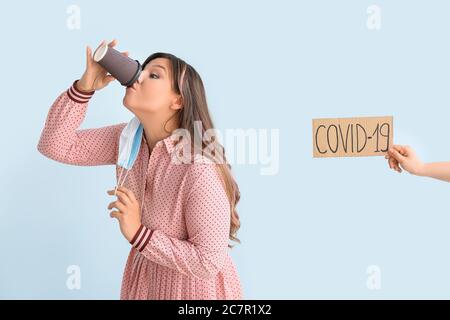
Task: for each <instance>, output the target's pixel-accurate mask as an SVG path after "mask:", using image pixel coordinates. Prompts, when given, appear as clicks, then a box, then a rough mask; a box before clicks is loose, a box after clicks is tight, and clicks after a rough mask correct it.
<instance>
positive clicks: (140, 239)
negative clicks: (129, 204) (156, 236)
mask: <svg viewBox="0 0 450 320" xmlns="http://www.w3.org/2000/svg"><path fill="white" fill-rule="evenodd" d="M152 234H153V230H150V229H149V228H147V227H146V226H144V225H143V224H141V226H140V227H139V229H138V231H136V234H135V235H134V237H133V239H132V240H131V241H130V244H131V245H132V246H133V247H135V248H136V249H137V250H138V251H139V252H142V250H144V248H145V246H146V245H147V243H148V242H149V241H150V238H151V237H152Z"/></svg>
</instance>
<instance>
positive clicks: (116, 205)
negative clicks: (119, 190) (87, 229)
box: [108, 201, 126, 212]
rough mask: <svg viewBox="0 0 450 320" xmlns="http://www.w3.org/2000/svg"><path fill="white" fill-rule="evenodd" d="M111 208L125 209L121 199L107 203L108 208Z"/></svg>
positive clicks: (121, 210)
mask: <svg viewBox="0 0 450 320" xmlns="http://www.w3.org/2000/svg"><path fill="white" fill-rule="evenodd" d="M112 208H116V209H118V210H119V211H120V212H125V211H126V206H125V205H124V204H123V203H122V202H121V201H113V202H111V203H110V204H109V205H108V210H111V209H112Z"/></svg>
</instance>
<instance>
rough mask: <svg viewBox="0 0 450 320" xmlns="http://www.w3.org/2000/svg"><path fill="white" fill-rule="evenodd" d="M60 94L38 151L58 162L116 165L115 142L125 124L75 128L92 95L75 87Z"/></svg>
mask: <svg viewBox="0 0 450 320" xmlns="http://www.w3.org/2000/svg"><path fill="white" fill-rule="evenodd" d="M77 81H78V80H76V81H75V82H74V83H73V84H72V86H71V87H70V88H69V89H68V90H66V91H64V92H63V93H61V94H60V95H59V96H58V97H57V99H56V100H55V102H54V103H53V105H52V106H51V107H50V110H49V112H48V115H47V119H46V121H45V126H44V128H43V130H42V133H41V136H40V139H39V142H38V145H37V149H38V151H39V152H40V153H42V154H43V155H44V156H46V157H48V158H50V159H53V160H55V161H58V162H62V163H66V164H72V165H79V166H96V165H112V164H115V163H116V160H117V153H118V139H119V137H120V133H121V131H122V129H123V127H125V125H126V123H121V124H116V125H111V126H106V127H101V128H94V129H84V130H80V129H78V128H79V127H80V125H81V123H82V122H83V120H84V118H85V115H86V111H87V106H88V102H89V99H90V98H91V97H92V96H93V94H94V91H92V92H88V93H86V92H81V91H79V90H77V88H76V87H75V84H76V82H77Z"/></svg>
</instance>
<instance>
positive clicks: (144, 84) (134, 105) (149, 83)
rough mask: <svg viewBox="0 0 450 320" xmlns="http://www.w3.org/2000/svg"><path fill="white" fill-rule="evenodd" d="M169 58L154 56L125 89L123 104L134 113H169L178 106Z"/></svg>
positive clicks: (177, 96)
mask: <svg viewBox="0 0 450 320" xmlns="http://www.w3.org/2000/svg"><path fill="white" fill-rule="evenodd" d="M170 72H171V66H170V60H168V59H166V58H156V59H153V60H152V61H150V62H149V63H148V64H147V65H146V66H145V68H144V70H142V72H141V75H140V76H139V79H138V81H136V82H135V83H134V84H133V85H132V86H131V87H128V88H127V89H126V93H125V97H124V98H123V104H124V106H125V107H126V108H127V109H129V110H130V111H131V112H133V113H134V114H142V113H170V112H171V111H172V110H173V111H176V110H177V109H179V108H180V107H181V106H180V103H179V102H180V101H179V100H180V99H179V97H180V95H178V94H176V93H175V92H174V91H173V89H172V79H171V75H170Z"/></svg>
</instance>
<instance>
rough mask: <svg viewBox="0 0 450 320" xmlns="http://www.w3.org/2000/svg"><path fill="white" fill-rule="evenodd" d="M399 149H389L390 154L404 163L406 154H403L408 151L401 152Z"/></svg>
mask: <svg viewBox="0 0 450 320" xmlns="http://www.w3.org/2000/svg"><path fill="white" fill-rule="evenodd" d="M398 150H399V149H398V148H395V147H393V148H391V149H389V151H388V154H389V155H390V156H391V157H393V158H394V159H395V160H397V161H398V162H400V163H402V162H403V161H404V160H405V156H404V155H403V154H405V155H406V152H402V153H403V154H401V153H400V152H399V151H398ZM403 151H404V150H403Z"/></svg>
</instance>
